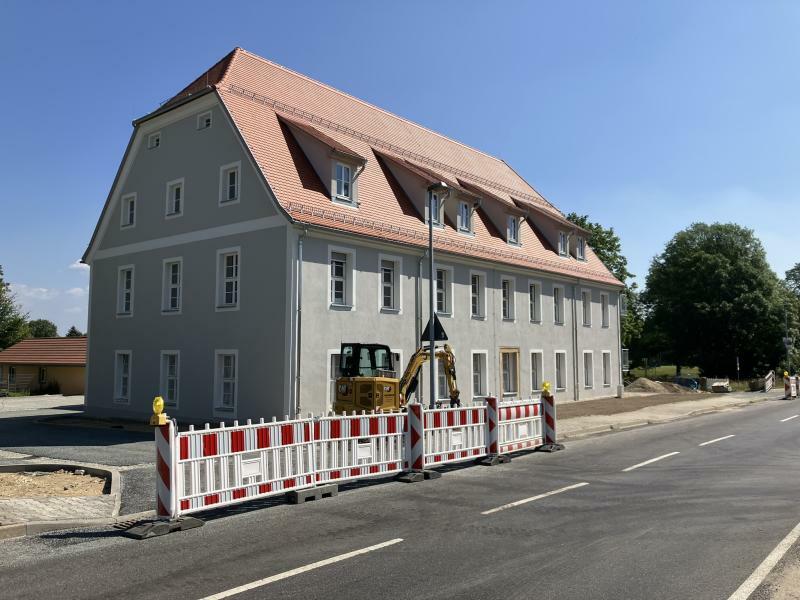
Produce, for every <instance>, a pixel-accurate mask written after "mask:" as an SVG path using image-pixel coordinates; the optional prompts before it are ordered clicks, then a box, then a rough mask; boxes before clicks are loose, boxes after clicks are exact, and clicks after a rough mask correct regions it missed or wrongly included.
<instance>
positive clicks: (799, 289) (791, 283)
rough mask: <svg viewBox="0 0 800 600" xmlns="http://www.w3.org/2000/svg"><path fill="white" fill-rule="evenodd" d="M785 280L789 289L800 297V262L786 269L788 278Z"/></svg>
mask: <svg viewBox="0 0 800 600" xmlns="http://www.w3.org/2000/svg"><path fill="white" fill-rule="evenodd" d="M784 281H785V282H786V287H787V288H789V291H790V292H792V293H793V294H795V295H796V296H798V297H800V263H797V264H796V265H795V266H793V267H792V268H791V269H789V270H788V271H786V279H784Z"/></svg>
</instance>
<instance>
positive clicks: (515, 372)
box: [500, 348, 519, 397]
mask: <svg viewBox="0 0 800 600" xmlns="http://www.w3.org/2000/svg"><path fill="white" fill-rule="evenodd" d="M500 372H501V374H502V384H503V397H516V396H518V395H519V350H517V349H516V348H503V349H501V350H500Z"/></svg>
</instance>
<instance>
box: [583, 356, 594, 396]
mask: <svg viewBox="0 0 800 600" xmlns="http://www.w3.org/2000/svg"><path fill="white" fill-rule="evenodd" d="M583 387H585V388H586V389H587V390H590V389H592V388H593V387H594V352H592V351H591V350H584V351H583Z"/></svg>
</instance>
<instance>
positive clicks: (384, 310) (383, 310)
mask: <svg viewBox="0 0 800 600" xmlns="http://www.w3.org/2000/svg"><path fill="white" fill-rule="evenodd" d="M401 312H402V311H401V310H400V309H399V308H387V307H385V306H382V307H381V313H382V314H386V315H399V314H400V313H401Z"/></svg>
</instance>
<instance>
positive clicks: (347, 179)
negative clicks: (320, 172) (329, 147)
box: [334, 163, 353, 202]
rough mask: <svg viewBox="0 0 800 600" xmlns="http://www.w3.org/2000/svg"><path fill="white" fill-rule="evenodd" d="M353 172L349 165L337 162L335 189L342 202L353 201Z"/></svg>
mask: <svg viewBox="0 0 800 600" xmlns="http://www.w3.org/2000/svg"><path fill="white" fill-rule="evenodd" d="M352 187H353V172H352V170H351V169H350V167H348V166H347V165H343V164H342V163H336V189H335V190H334V192H335V194H334V195H335V196H336V199H337V200H341V201H342V202H352V201H353V192H352Z"/></svg>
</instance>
